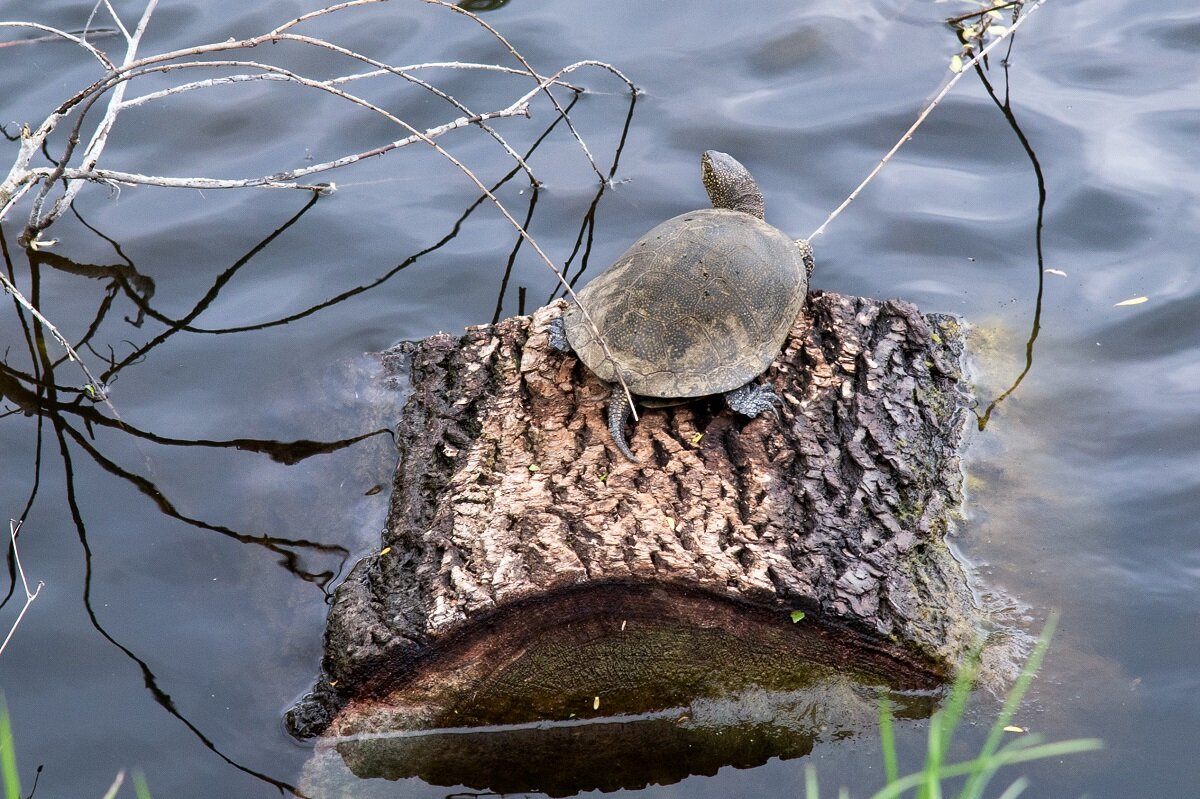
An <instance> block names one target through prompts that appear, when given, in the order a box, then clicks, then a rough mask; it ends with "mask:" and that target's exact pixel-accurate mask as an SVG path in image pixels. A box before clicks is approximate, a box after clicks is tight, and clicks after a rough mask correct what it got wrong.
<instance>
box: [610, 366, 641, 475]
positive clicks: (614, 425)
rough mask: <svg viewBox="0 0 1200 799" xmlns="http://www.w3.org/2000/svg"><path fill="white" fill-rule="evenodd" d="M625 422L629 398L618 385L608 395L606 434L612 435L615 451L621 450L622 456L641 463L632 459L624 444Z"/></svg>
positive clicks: (627, 416) (627, 418)
mask: <svg viewBox="0 0 1200 799" xmlns="http://www.w3.org/2000/svg"><path fill="white" fill-rule="evenodd" d="M627 421H629V397H627V396H626V395H625V389H623V388H621V386H620V385H614V386H613V387H612V393H611V394H609V395H608V432H609V433H611V434H612V438H613V443H614V444H616V445H617V449H619V450H621V454H622V455H624V456H625V457H626V458H629V460H631V461H633V462H634V463H641V461H639V460H638V459H637V458H635V457H633V452H631V451H630V449H629V444H627V443H625V423H626V422H627Z"/></svg>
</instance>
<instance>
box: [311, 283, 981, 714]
mask: <svg viewBox="0 0 1200 799" xmlns="http://www.w3.org/2000/svg"><path fill="white" fill-rule="evenodd" d="M564 307H565V306H564V303H562V302H561V301H560V302H556V303H553V304H551V305H549V306H547V307H545V308H542V309H539V310H538V311H537V312H536V313H535V314H534V315H533V316H532V317H517V318H513V319H508V320H506V321H503V322H500V323H498V324H496V325H486V326H480V327H474V328H470V329H468V330H467V331H466V333H465V334H464V335H459V336H453V335H446V334H439V335H436V336H432V337H430V338H428V339H425V340H423V341H419V342H413V343H406V344H403V345H401V346H400V347H398V348H396V349H395V350H392V351H390V352H389V353H387V354H386V356H385V359H386V361H387V363H388V364H389V369H390V370H391V371H392V373H393V374H395V375H398V376H402V377H409V376H410V377H411V391H412V393H411V395H410V397H409V399H408V401H407V404H406V406H405V409H404V411H403V414H402V418H401V419H400V421H399V425H398V429H397V439H398V445H399V455H400V457H399V464H398V467H397V471H396V476H395V481H394V485H393V495H392V500H391V512H390V516H389V521H388V525H387V528H386V530H385V531H384V534H383V540H382V541H381V544H380V547H379V549H378V550H377V551H375V552H373V553H372V554H371V555H369V556H368V557H366V558H364V559H363V560H361V561H360V562H359V563H358V564H357V566H356V567H355V568H354V569H353V571H352V572H351V574H350V575H349V576H348V577H347V579H346V581H345V582H344V583H343V584H342V585H341V586H340V587H339V588H338V590H337V592H336V594H335V597H334V602H333V607H332V609H331V612H330V617H329V625H328V629H327V631H326V646H325V656H324V662H323V669H322V674H321V676H320V679H319V680H318V683H317V685H316V687H315V688H314V690H313V691H312V693H311V694H310V695H309V696H308V697H306V698H305V699H304V700H302V701H301V702H300V703H298V704H297V705H296V707H294V708H293V709H292V710H291V711H290V712H289V715H288V721H289V725H290V727H291V729H292V730H293V732H295V733H296V734H297V735H301V736H311V735H316V734H327V735H343V736H345V735H353V734H357V733H364V732H380V731H384V730H395V729H418V728H437V727H459V726H462V725H463V724H464V723H478V724H487V723H492V724H495V723H520V722H523V721H530V720H536V719H538V718H546V717H556V715H555V714H560V716H559V717H561V718H567V716H568V713H567V711H568V710H569V709H571V708H574V709H571V712H570V717H572V718H575V717H577V712H579V716H580V717H582V716H585V715H587V713H584V712H582V711H583V710H584V708H582V707H581V705H580V703H581V702H582V701H583V699H584V697H586V699H587V702H588V704H589V707H588V708H586V710H587V711H589V712H594V714H595V715H603V714H604V713H606V712H607V713H612V712H614V710H615V712H635V711H636V712H645V711H646V710H647V708H646V707H645V706H644V705H638V704H637V702H635V701H634V698H633V694H634V693H637V692H636V691H634V690H633V689H632V688H631V687H630V686H631V685H633V684H642V685H644V683H645V680H647V679H649V677H647V676H646V675H645V674H643V673H641V671H642V670H650V671H652V670H653V668H652V667H651V664H657V665H656V666H654V668H657V667H659V666H663V664H664V663H665V664H667V665H666V666H665V669H666V671H665V673H666V674H667V678H666V682H663V681H662V679H660V680H659V683H658V684H659V685H663V684H669V685H673V686H674V689H673V691H672V692H667V693H673V694H678V693H679V692H680V691H686V690H692V689H695V690H699V691H702V692H705V693H707V694H708V695H713V694H714V693H715V692H719V686H716V685H714V682H716V683H719V682H721V680H722V674H725V675H726V676H728V678H729V680H730V682H731V683H733V684H735V687H736V686H745V685H749V684H757V685H763V684H769V683H771V682H772V680H771V678H769V675H768V676H767V677H764V676H763V675H762V674H761V673H758V675H757V676H755V674H750V673H746V672H747V669H748V668H749V664H751V663H758V662H762V663H766V662H768V661H770V660H772V658H777V659H778V662H779V663H785V662H786V663H793V662H795V661H796V659H805V660H808V661H811V662H813V663H816V664H818V665H819V667H820V668H827V669H833V670H843V669H848V670H853V671H856V672H860V673H862V674H865V675H867V676H868V678H871V679H877V680H880V681H883V682H886V683H888V684H891V685H898V686H900V687H930V686H932V685H936V684H937V683H938V681H939V680H941V679H944V678H945V677H946V676H947V675H948V674H949V673H951V672H952V671H953V668H954V666H955V665H956V663H957V662H958V660H959V659H960V658H961V656H962V655H963V653H964V651H965V650H966V649H967V648H968V647H969V646H970V645H971V644H972V643H973V642H974V640H975V634H976V630H977V623H978V619H977V615H976V610H975V609H974V606H973V603H972V601H971V594H970V591H969V589H968V586H967V582H966V577H965V574H964V572H963V569H962V568H961V566H960V564H959V563H958V562H957V561H956V560H955V559H954V558H953V556H952V554H951V552H950V550H949V548H948V546H947V543H946V535H947V533H948V532H949V530H950V529H951V528H952V526H953V523H954V520H955V518H956V516H957V514H958V511H959V506H960V502H961V484H962V473H961V467H960V463H959V457H958V448H959V446H960V444H961V439H962V434H963V430H964V426H965V417H966V413H967V411H966V408H967V402H968V399H969V398H968V396H967V393H966V390H965V385H964V380H963V376H962V373H961V367H960V359H961V355H962V345H963V337H962V333H961V331H960V329H959V325H958V323H957V322H956V320H954V319H953V318H952V317H948V316H942V315H926V314H922V313H920V312H919V311H918V310H917V309H916V308H915V307H914V306H912V305H910V304H908V303H905V302H900V301H886V302H879V301H874V300H867V299H861V298H853V297H846V296H842V295H838V294H832V293H827V292H813V293H811V294H810V296H809V300H808V306H807V309H806V311H805V312H804V313H802V314H801V315H800V317H799V318H797V320H796V322H795V324H794V326H793V328H792V330H791V332H790V334H789V337H788V339H787V341H786V343H785V346H784V349H783V351H782V352H781V353H780V356H779V358H778V359H777V360H776V361H775V363H774V364H773V365H772V367H771V368H770V370H769V371H768V372H767V373H766V375H765V376H764V379H765V380H767V381H769V382H770V383H772V384H773V386H774V387H775V389H776V391H777V393H778V394H779V395H780V396H781V397H782V398H783V403H782V405H781V407H780V418H779V419H776V418H774V417H773V416H772V415H771V414H763V415H761V416H760V417H759V418H757V419H754V420H747V419H745V418H744V417H740V416H737V415H735V414H732V413H731V412H730V411H728V410H727V409H725V408H724V406H723V403H722V402H721V401H720V399H719V398H716V399H702V400H699V401H695V402H689V403H687V404H683V405H678V406H674V407H668V408H655V409H645V410H643V411H642V412H641V414H640V416H641V418H640V420H639V421H638V422H637V423H636V424H634V425H633V426H632V428H631V434H630V445H631V447H632V449H633V451H634V453H635V454H637V455H638V457H639V458H640V460H641V462H640V463H637V464H635V463H630V462H628V461H627V460H625V459H624V458H623V457H622V456H621V455H620V453H618V452H617V450H616V448H615V446H614V445H613V443H612V441H611V438H610V436H609V433H608V431H607V429H606V426H605V420H604V408H605V401H606V399H607V396H608V391H609V388H608V386H607V385H605V384H604V383H602V382H600V381H599V380H597V379H596V378H595V377H594V376H592V375H591V374H590V373H589V372H588V371H587V370H586V369H585V368H584V367H583V366H581V365H580V363H579V362H578V360H577V359H576V358H575V357H574V356H573V355H564V354H562V353H559V352H557V351H555V350H554V349H553V348H551V347H550V346H549V345H548V342H547V333H546V328H547V325H548V324H549V323H550V321H551V320H553V319H554V318H556V317H557V316H558V315H559V314H560V313H561V312H562V310H563V308H564ZM797 610H800V611H803V612H804V613H805V618H804V620H803V621H802V622H800V623H798V624H793V623H792V618H791V616H792V612H793V611H797ZM650 626H652V627H654V629H655V630H657V631H658V633H661V635H659V634H658V633H656V634H655V635H654V636H648V635H646V636H643V637H642V638H641V639H639V641H640V643H639V644H638V645H637V646H636V647H634V649H635V650H636V651H637V652H641V653H642V654H637V655H636V656H631V655H630V653H629V651H630V650H628V648H627V649H621V645H619V644H618V645H614V646H615V647H616V648H615V649H614V648H613V646H609V648H608V649H605V648H604V647H603V646H599V644H597V641H598V639H599V638H604V637H605V635H606V634H605V633H604V632H603V631H604V630H608V633H607V634H608V635H610V636H611V637H620V636H621V635H623V634H628V633H630V632H631V631H632V630H633V629H638V628H640V629H647V628H648V627H650ZM671 630H673V631H675V632H674V633H671V632H670V631H671ZM714 635H717V636H718V637H721V640H722V641H723V642H724V643H720V644H718V643H713V641H712V640H710V638H712V636H714ZM706 636H707V637H706ZM756 641H757V642H760V644H761V645H756V644H755V642H756ZM564 642H568V643H569V645H566V644H564ZM585 643H586V645H587V647H590V648H586V647H585V648H586V651H587V653H588V654H587V656H586V658H587V659H586V661H585V660H583V659H576V660H572V658H573V657H575V656H581V653H583V652H584V651H585V649H581V647H584V644H585ZM609 643H610V644H611V642H609ZM593 644H596V646H593ZM547 645H549V646H550V649H552V650H554V651H555V652H556V654H554V655H553V656H546V655H545V654H544V653H545V652H546V651H547V650H546V646H547ZM556 647H557V648H556ZM656 648H657V649H659V650H661V652H660V654H659V655H655V653H654V650H655V649H656ZM647 649H649V650H651V651H650V654H648V655H647V654H645V653H644V652H643V651H644V650H647ZM760 650H761V651H760ZM563 651H566V652H567V654H566V655H564V654H563ZM602 651H603V652H607V653H608V654H598V653H600V652H602ZM539 652H541V653H542V654H538V653H539ZM763 652H766V654H763ZM571 653H574V655H572V654H571ZM680 653H682V654H680ZM713 653H717V654H713ZM739 653H742V655H744V657H743V656H742V655H739ZM760 655H761V657H760ZM539 658H541V660H539ZM606 658H611V659H612V660H611V662H609V661H607V660H606ZM631 658H632V659H631ZM705 658H709V660H711V663H710V662H709V660H705ZM543 661H544V662H543ZM697 661H699V662H705V663H708V665H705V666H704V668H703V669H700V671H703V672H704V674H703V678H701V677H696V676H688V675H689V674H690V673H691V671H689V664H691V663H693V662H697ZM539 663H540V664H542V665H531V664H539ZM546 664H551V665H546ZM597 664H599V665H597ZM606 664H607V665H606ZM670 664H674V665H670ZM722 664H724V665H722ZM743 667H745V668H743ZM789 668H790V666H789ZM556 669H557V670H558V671H555V670H556ZM694 670H695V669H692V671H694ZM750 671H753V669H750ZM564 673H565V674H568V675H570V674H572V673H573V674H574V675H575V677H576V679H575V680H574V681H572V680H571V679H564V677H563V674H564ZM519 675H524V676H522V677H521V678H520V679H517V676H519ZM660 677H661V675H660ZM600 683H603V685H604V691H605V692H607V696H609V697H613V696H627V698H628V699H629V702H630V703H631V704H629V705H628V707H617V708H615V709H614V707H613V706H612V705H611V704H608V705H606V706H605V707H603V708H601V707H599V705H600V700H599V699H598V698H597V700H596V702H595V703H593V702H591V696H592V694H593V693H595V692H598V691H599V690H600V689H598V688H595V686H596V685H598V684H600ZM700 683H703V685H700ZM519 684H520V685H525V686H526V687H528V686H529V685H533V686H534V687H535V690H532V691H527V692H526V693H527V694H528V696H529V697H533V698H532V699H528V700H524V699H523V700H522V701H520V702H514V701H512V696H513V695H514V694H519V693H520V690H519V689H518V685H519ZM481 686H482V688H481ZM689 686H690V687H689ZM484 689H486V690H484ZM651 693H654V692H651ZM660 693H661V692H660ZM543 695H553V696H555V697H557V698H558V699H561V700H562V702H561V704H559V705H554V703H549V704H547V703H545V702H542V703H541V704H539V703H538V701H537V699H536V697H538V696H543ZM596 696H597V697H599V693H596ZM465 697H469V699H467V698H465ZM481 697H484V698H481ZM506 697H507V698H506ZM660 699H662V701H675V702H676V703H679V702H683V703H684V704H686V698H681V697H680V696H678V695H673V696H671V697H666V698H662V697H660ZM639 701H640V700H639ZM592 704H595V705H596V707H591V706H590V705H592ZM535 705H537V706H536V707H535ZM552 705H553V706H552ZM331 725H332V726H331Z"/></svg>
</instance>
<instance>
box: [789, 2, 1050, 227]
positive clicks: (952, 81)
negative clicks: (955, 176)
mask: <svg viewBox="0 0 1200 799" xmlns="http://www.w3.org/2000/svg"><path fill="white" fill-rule="evenodd" d="M1045 2H1046V0H1036V2H1035V3H1034V4H1033V5H1031V6H1030V7H1029V9H1028V10H1027V11H1025V13H1024V14H1022V15H1021V16H1020V17H1019V18H1018V19H1017V20H1016V22H1014V23H1013V24H1012V26H1011V27H1010V28H1008V30H1006V31H1004V33H1002V34H1000V35H999V36H997V37H996V38H995V39H994V40H993V41H992V43H991V44H989V45H988V46H987V47H985V48H983V49H982V50H980V51H979V54H978V55H977V56H975V57H974V58H972V59H971V60H970V61H968V62H967V63H965V64H963V65H962V68H961V69H959V71H958V72H957V73H955V75H954V77H952V78H951V79H950V80H949V81H948V82H947V83H946V85H945V86H944V87H942V90H941V91H940V92H938V93H937V96H936V97H934V98H933V100H931V101H930V102H929V104H928V105H927V106H925V108H924V109H923V110H922V111H921V113H920V115H918V116H917V121H916V122H914V123H913V124H912V126H911V127H910V128H909V129H908V130H906V131H905V132H904V135H903V136H901V137H900V141H898V142H896V144H895V146H893V147H892V149H890V150H888V152H887V155H885V156H884V157H883V158H882V159H881V160H880V161H879V163H878V164H876V165H875V168H874V169H872V170H871V173H870V174H869V175H867V176H866V177H865V178H863V182H862V183H859V184H858V187H857V188H856V189H855V190H854V191H852V192H850V196H849V197H847V198H846V199H845V200H843V201H842V204H841V205H839V206H838V207H837V208H835V209H833V213H831V214H830V215H829V217H828V218H827V219H826V220H825V221H824V222H822V223H821V226H820V227H819V228H817V229H816V230H814V231H813V232H812V233H811V234H809V236H808V240H809V241H812V240H813V239H815V238H816V237H817V236H820V235H821V234H822V233H824V232H825V228H827V227H828V226H829V223H830V222H832V221H833V220H834V219H837V217H838V215H839V214H841V213H842V211H844V210H846V208H847V207H848V206H849V205H850V203H852V202H854V200H855V199H856V198H857V197H858V195H859V194H861V193H862V190H863V189H865V188H866V187H867V184H868V183H870V182H871V181H872V180H873V179H874V178H875V176H876V175H878V174H879V171H880V170H881V169H883V167H884V166H885V165H886V164H887V162H888V161H890V160H892V156H894V155H895V154H896V153H897V152H898V151H899V150H900V148H901V147H903V146H904V143H905V142H907V141H908V140H909V139H911V138H912V136H913V134H914V133H915V132H916V130H917V128H919V127H920V126H921V123H923V122H924V121H925V118H926V117H928V116H929V115H930V114H931V113H932V112H933V109H934V108H936V107H937V104H938V103H940V102H941V101H942V99H943V98H944V97H945V96H946V95H947V94H949V93H950V90H951V89H953V88H954V84H956V83H958V81H959V80H960V79H961V78H962V76H963V75H965V74H967V70H969V69H971V68H972V67H974V66H975V65H976V64H978V63H979V62H980V61H981V60H983V59H984V58H985V57H986V56H987V54H988V53H990V52H991V51H992V49H993V48H994V47H996V46H997V45H998V44H1000V43H1001V42H1003V41H1004V40H1005V39H1007V38H1008V37H1009V36H1011V35H1012V34H1014V33H1016V30H1017V28H1019V27H1021V23H1022V22H1024V21H1025V20H1027V19H1029V17H1030V16H1032V14H1033V12H1034V11H1037V10H1038V9H1039V8H1041V6H1042V4H1043V3H1045Z"/></svg>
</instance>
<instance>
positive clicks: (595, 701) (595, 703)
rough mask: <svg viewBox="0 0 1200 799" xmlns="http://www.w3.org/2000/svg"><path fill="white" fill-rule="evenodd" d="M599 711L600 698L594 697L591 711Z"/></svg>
mask: <svg viewBox="0 0 1200 799" xmlns="http://www.w3.org/2000/svg"><path fill="white" fill-rule="evenodd" d="M599 709H600V697H596V698H595V699H593V700H592V710H599Z"/></svg>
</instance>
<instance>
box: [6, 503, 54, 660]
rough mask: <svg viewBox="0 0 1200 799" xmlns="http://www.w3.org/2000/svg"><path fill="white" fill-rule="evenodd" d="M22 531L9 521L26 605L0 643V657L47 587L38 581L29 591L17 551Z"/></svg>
mask: <svg viewBox="0 0 1200 799" xmlns="http://www.w3.org/2000/svg"><path fill="white" fill-rule="evenodd" d="M20 529H21V522H19V521H16V520H15V519H9V520H8V537H9V540H11V541H12V552H13V560H14V561H15V562H16V564H17V574H18V575H20V577H21V587H22V588H24V589H25V605H24V607H22V608H21V612H20V613H18V614H17V619H16V621H14V622H13V623H12V627H10V628H9V630H8V635H6V636H4V643H0V655H3V654H4V649H5V647H7V646H8V642H9V641H11V640H12V637H13V634H14V633H16V631H17V625H19V624H20V623H21V619H23V618H25V612H26V611H27V610H29V606H30V605H32V604H33V600H35V599H37V598H38V594H40V593H41V592H42V586H43V585H45V583H43V582H42V581H40V580H39V581H38V584H37V588H35V589H33V590H32V591H30V590H29V580H28V579H26V577H25V569H24V567H23V566H21V553H20V552H18V551H17V532H18V531H19V530H20Z"/></svg>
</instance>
